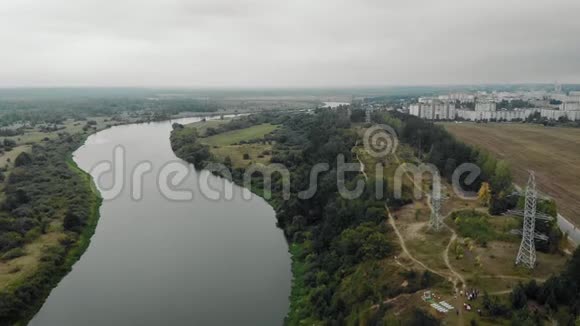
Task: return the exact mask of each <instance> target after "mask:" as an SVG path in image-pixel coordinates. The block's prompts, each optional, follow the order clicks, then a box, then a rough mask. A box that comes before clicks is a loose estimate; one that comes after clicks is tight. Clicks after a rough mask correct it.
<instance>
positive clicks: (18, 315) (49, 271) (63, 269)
mask: <svg viewBox="0 0 580 326" xmlns="http://www.w3.org/2000/svg"><path fill="white" fill-rule="evenodd" d="M85 140H86V137H85V136H83V137H81V140H79V141H78V143H77V144H79V145H81V146H82V144H83V143H84V141H85ZM78 147H80V146H73V149H71V150H69V151H68V152H66V154H65V155H64V156H63V157H62V160H63V161H64V163H65V164H66V168H67V169H68V170H69V171H70V172H71V173H72V174H71V175H74V176H76V177H75V178H76V181H75V182H76V183H77V187H80V189H84V190H83V191H81V192H82V193H83V194H81V196H84V198H85V199H83V202H84V204H86V207H87V219H86V220H85V222H84V225H83V226H82V228H81V229H80V230H79V232H78V234H77V233H74V234H73V233H67V232H68V231H59V232H57V233H55V234H54V237H56V238H57V239H58V240H57V241H56V242H55V243H52V245H50V246H48V245H45V247H43V248H42V254H41V256H40V258H39V262H38V266H37V267H36V269H35V270H34V272H32V273H31V274H30V275H28V276H26V277H24V278H22V279H20V280H18V281H17V282H14V283H12V284H10V285H9V286H8V287H6V288H5V289H3V291H2V293H0V302H1V303H2V306H1V310H0V315H1V317H0V325H19V326H24V325H26V324H28V322H29V321H30V320H31V319H32V318H33V317H34V315H35V314H36V313H37V312H38V310H39V309H40V308H41V307H42V305H43V303H44V302H45V300H46V298H47V297H48V296H49V295H50V293H51V291H52V289H53V288H54V287H56V286H57V285H58V284H59V282H60V281H61V280H62V279H63V278H64V277H65V276H66V275H67V274H68V273H69V272H70V271H71V270H72V266H73V265H74V264H75V263H76V262H77V261H78V260H79V259H80V257H81V256H82V254H83V253H84V252H85V250H86V249H87V248H88V246H89V243H90V239H91V236H92V235H93V234H94V232H95V228H96V226H97V223H98V220H99V207H100V205H101V202H102V200H101V197H100V195H99V192H98V190H97V189H96V187H95V185H94V183H93V182H92V179H91V177H90V175H89V174H87V173H86V172H85V171H83V170H82V169H80V168H79V167H78V166H77V164H76V163H75V162H74V161H73V159H72V153H73V152H74V151H75V150H76V149H77V148H78ZM69 205H70V204H69ZM65 209H66V207H65Z"/></svg>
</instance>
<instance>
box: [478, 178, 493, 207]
mask: <svg viewBox="0 0 580 326" xmlns="http://www.w3.org/2000/svg"><path fill="white" fill-rule="evenodd" d="M477 196H478V198H479V200H480V201H481V203H482V204H483V205H485V206H489V203H490V202H491V188H490V186H489V183H487V182H484V183H482V184H481V188H479V192H478V193H477Z"/></svg>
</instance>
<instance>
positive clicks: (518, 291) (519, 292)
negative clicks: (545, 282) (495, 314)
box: [511, 283, 528, 309]
mask: <svg viewBox="0 0 580 326" xmlns="http://www.w3.org/2000/svg"><path fill="white" fill-rule="evenodd" d="M511 302H512V307H513V308H514V309H522V308H523V307H525V306H526V304H527V302H528V298H527V297H526V291H525V289H524V286H523V285H522V284H521V283H520V284H518V285H517V286H516V287H515V288H514V290H513V291H512V293H511Z"/></svg>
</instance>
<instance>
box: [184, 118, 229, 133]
mask: <svg viewBox="0 0 580 326" xmlns="http://www.w3.org/2000/svg"><path fill="white" fill-rule="evenodd" d="M231 120H232V119H223V120H207V121H198V122H193V123H190V124H187V125H186V127H191V128H195V129H197V131H198V133H199V135H200V136H205V132H206V130H207V129H208V128H215V127H218V126H220V125H223V124H226V123H228V122H230V121H231Z"/></svg>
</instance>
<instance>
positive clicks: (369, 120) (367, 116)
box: [365, 109, 371, 123]
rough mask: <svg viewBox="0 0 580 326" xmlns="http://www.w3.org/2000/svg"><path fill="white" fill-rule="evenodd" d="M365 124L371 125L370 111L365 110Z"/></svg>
mask: <svg viewBox="0 0 580 326" xmlns="http://www.w3.org/2000/svg"><path fill="white" fill-rule="evenodd" d="M365 122H366V123H371V110H369V109H366V110H365Z"/></svg>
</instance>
